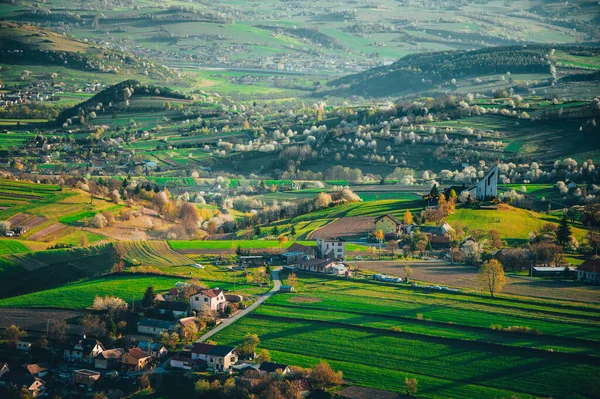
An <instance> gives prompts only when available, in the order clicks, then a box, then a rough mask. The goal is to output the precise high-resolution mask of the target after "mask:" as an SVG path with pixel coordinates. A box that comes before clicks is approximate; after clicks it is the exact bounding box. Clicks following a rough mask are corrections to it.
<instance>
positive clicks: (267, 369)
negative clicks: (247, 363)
mask: <svg viewBox="0 0 600 399" xmlns="http://www.w3.org/2000/svg"><path fill="white" fill-rule="evenodd" d="M277 370H281V373H282V374H283V375H286V374H287V373H289V372H290V368H289V367H288V365H287V364H281V363H273V362H262V363H261V364H260V366H259V367H258V372H259V373H261V374H271V373H275V372H277Z"/></svg>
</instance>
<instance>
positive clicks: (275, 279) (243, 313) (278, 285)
mask: <svg viewBox="0 0 600 399" xmlns="http://www.w3.org/2000/svg"><path fill="white" fill-rule="evenodd" d="M281 269H282V268H281V267H278V268H277V269H274V270H273V273H272V275H271V276H272V278H273V288H271V290H270V291H269V292H267V293H266V294H264V295H262V296H261V297H260V298H258V299H257V300H256V302H254V303H253V304H252V305H250V306H248V307H247V308H246V309H244V310H242V311H240V312H238V313H236V314H235V315H233V316H232V317H230V318H228V319H226V320H224V321H223V322H222V323H221V324H219V325H218V326H216V327H215V328H213V329H212V330H210V331H209V332H207V333H206V334H204V335H203V336H201V337H200V338H198V339H197V340H196V341H195V342H205V341H206V340H207V339H209V338H210V337H212V336H213V335H215V334H216V333H218V332H219V331H221V330H223V329H224V328H226V327H228V326H230V325H231V324H233V323H235V322H236V321H238V320H239V319H241V318H242V317H244V316H246V315H247V314H248V313H250V312H252V311H253V310H254V309H256V308H257V307H259V306H260V305H261V304H262V303H263V302H264V301H266V300H267V299H269V298H270V297H271V296H272V295H273V294H275V293H276V292H278V291H279V289H280V288H281V280H279V271H280V270H281Z"/></svg>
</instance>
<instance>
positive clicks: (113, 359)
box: [94, 348, 125, 370]
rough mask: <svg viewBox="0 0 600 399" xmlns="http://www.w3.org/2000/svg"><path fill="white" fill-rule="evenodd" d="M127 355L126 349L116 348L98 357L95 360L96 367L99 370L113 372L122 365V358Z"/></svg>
mask: <svg viewBox="0 0 600 399" xmlns="http://www.w3.org/2000/svg"><path fill="white" fill-rule="evenodd" d="M124 353H125V349H122V348H116V349H108V350H105V351H103V352H102V353H100V354H98V356H96V359H94V367H95V368H97V369H104V370H113V369H116V368H119V366H120V365H121V357H122V356H123V354H124Z"/></svg>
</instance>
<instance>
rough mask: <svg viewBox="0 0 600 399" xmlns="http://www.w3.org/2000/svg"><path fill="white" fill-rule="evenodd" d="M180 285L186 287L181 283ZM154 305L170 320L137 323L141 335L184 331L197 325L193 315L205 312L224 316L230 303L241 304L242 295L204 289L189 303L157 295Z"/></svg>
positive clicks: (193, 296) (162, 315)
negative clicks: (190, 325)
mask: <svg viewBox="0 0 600 399" xmlns="http://www.w3.org/2000/svg"><path fill="white" fill-rule="evenodd" d="M180 285H185V283H181V284H180ZM176 293H177V289H176V288H173V289H172V290H171V291H170V292H169V294H167V295H175V294H176ZM156 298H157V302H156V305H154V309H155V311H156V312H157V313H158V314H159V315H161V317H164V318H166V319H169V320H165V319H155V318H144V319H142V320H140V321H139V322H138V323H137V331H138V333H140V334H145V335H153V336H158V335H160V334H161V333H170V332H177V331H182V330H183V329H184V328H185V327H186V326H187V325H188V324H191V323H195V320H196V317H195V316H192V313H194V312H195V313H201V312H203V311H205V310H209V311H210V312H214V313H215V314H221V315H222V314H224V313H225V311H226V308H227V306H228V305H229V304H230V303H240V302H242V301H243V299H244V298H243V297H242V296H240V295H229V294H225V291H223V290H222V289H219V288H204V289H201V290H199V291H198V292H196V293H194V294H192V295H190V298H189V302H175V301H167V300H165V298H164V297H163V296H162V295H157V297H156Z"/></svg>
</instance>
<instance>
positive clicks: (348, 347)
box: [214, 275, 600, 398]
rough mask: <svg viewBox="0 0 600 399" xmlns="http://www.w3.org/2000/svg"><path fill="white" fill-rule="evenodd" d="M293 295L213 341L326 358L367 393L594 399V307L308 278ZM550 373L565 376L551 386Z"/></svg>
mask: <svg viewBox="0 0 600 399" xmlns="http://www.w3.org/2000/svg"><path fill="white" fill-rule="evenodd" d="M297 288H298V291H297V293H296V294H278V295H276V296H274V297H272V298H271V299H269V301H268V302H267V303H266V304H265V305H263V306H262V307H261V308H259V309H258V310H257V311H255V312H254V313H253V314H252V315H250V317H247V318H245V319H242V320H241V321H239V322H238V323H236V325H235V327H232V328H228V329H225V330H224V331H222V332H220V333H219V334H218V335H217V336H216V337H215V338H214V339H215V340H216V341H217V342H218V343H224V344H237V343H239V342H240V341H241V339H242V338H243V336H244V335H245V334H246V333H248V332H250V333H256V334H258V335H259V337H260V338H261V345H260V347H261V348H266V349H268V350H269V352H270V353H271V356H272V357H273V360H274V361H277V362H284V363H287V364H295V365H301V366H304V367H307V366H312V365H314V364H315V363H317V362H318V361H319V360H320V359H323V360H326V361H328V362H329V363H330V364H331V365H332V366H333V367H334V368H337V369H340V370H342V371H343V372H344V378H345V379H346V380H347V381H348V382H350V383H351V384H357V385H361V386H366V387H371V388H377V389H385V390H391V391H398V390H400V389H401V387H402V385H403V381H404V378H405V377H416V378H417V379H418V381H419V392H418V396H419V397H423V398H449V397H452V398H484V397H485V398H488V397H491V398H494V397H496V398H509V397H518V398H533V397H553V398H593V397H596V396H597V395H598V394H599V393H600V391H599V389H598V387H597V386H596V385H595V384H594V383H593V382H592V380H593V379H592V380H589V381H588V380H587V378H588V377H589V376H592V375H594V374H597V373H598V371H599V369H600V361H599V360H598V358H597V357H596V356H597V353H598V348H599V345H600V341H598V338H597V337H598V335H597V334H598V332H599V330H600V327H599V324H598V316H597V311H598V308H597V307H594V306H590V305H587V304H579V303H569V302H560V301H547V302H544V301H540V300H533V299H526V298H518V297H509V296H501V297H500V298H498V299H497V300H490V299H488V298H487V297H485V296H482V295H479V294H463V293H460V294H452V293H442V292H427V291H423V290H419V289H412V288H410V287H396V286H386V285H380V284H374V283H371V282H362V283H361V282H350V281H342V280H334V279H327V278H317V277H312V276H308V275H300V284H299V286H298V287H297ZM492 324H500V325H502V326H504V327H508V326H514V325H519V326H529V327H530V328H537V329H539V331H540V332H541V335H519V334H514V333H508V332H498V331H492V330H491V328H490V326H491V325H492ZM392 328H393V329H394V330H396V331H394V330H392ZM566 352H569V353H566ZM557 373H559V374H560V375H563V376H568V377H567V379H566V380H562V379H559V380H557V378H556V377H555V376H556V374H557ZM582 376H588V377H584V379H581V378H582Z"/></svg>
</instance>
